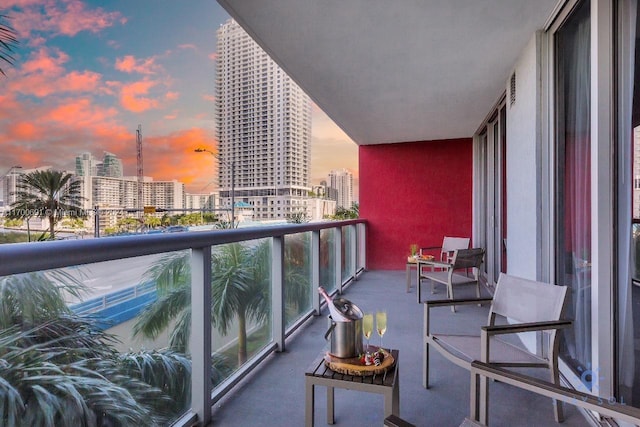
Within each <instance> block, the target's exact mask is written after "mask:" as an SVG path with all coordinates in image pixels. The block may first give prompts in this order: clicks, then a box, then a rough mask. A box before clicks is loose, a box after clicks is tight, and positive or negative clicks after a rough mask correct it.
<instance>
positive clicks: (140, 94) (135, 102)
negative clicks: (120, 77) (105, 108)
mask: <svg viewBox="0 0 640 427" xmlns="http://www.w3.org/2000/svg"><path fill="white" fill-rule="evenodd" d="M156 85H157V82H154V81H152V80H142V81H139V82H134V83H130V84H125V85H123V86H122V90H121V92H120V104H121V105H122V106H123V107H124V108H126V109H127V110H129V111H132V112H134V113H141V112H143V111H147V110H150V109H153V108H158V106H159V102H158V100H156V99H152V98H149V97H147V96H145V95H147V94H148V93H149V91H150V89H151V88H153V87H154V86H156Z"/></svg>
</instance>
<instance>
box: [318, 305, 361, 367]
mask: <svg viewBox="0 0 640 427" xmlns="http://www.w3.org/2000/svg"><path fill="white" fill-rule="evenodd" d="M334 302H335V303H336V307H340V311H341V313H342V314H343V316H344V317H345V318H346V321H336V320H334V319H333V318H332V317H331V316H328V317H327V319H328V322H329V329H328V330H327V332H326V333H325V334H324V338H325V339H326V340H330V350H329V353H331V355H332V356H335V357H339V358H345V359H346V358H350V357H357V356H358V355H360V354H362V353H363V352H364V351H363V345H362V317H363V316H362V310H360V309H359V308H358V307H357V306H355V305H354V304H352V303H351V302H350V301H348V300H346V299H344V298H338V299H337V300H334Z"/></svg>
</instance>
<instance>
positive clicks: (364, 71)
mask: <svg viewBox="0 0 640 427" xmlns="http://www.w3.org/2000/svg"><path fill="white" fill-rule="evenodd" d="M218 2H219V3H220V4H221V5H222V7H224V8H225V9H226V10H227V12H228V13H229V14H230V15H231V16H232V17H233V18H235V19H236V21H238V23H240V25H242V27H244V29H245V30H246V31H247V32H248V33H249V34H251V35H252V37H253V38H254V39H255V40H256V41H257V42H258V44H260V45H261V46H262V47H263V48H264V49H265V51H267V52H268V53H269V54H270V55H271V56H272V58H273V59H274V60H275V61H276V62H277V63H278V64H279V65H280V66H281V67H282V68H283V69H284V70H285V71H286V72H287V73H288V74H289V75H290V76H291V77H292V78H293V79H294V80H295V81H296V82H297V83H298V84H299V85H300V86H301V87H302V88H303V89H304V90H305V91H306V92H307V94H309V95H310V96H311V98H312V99H313V100H314V101H315V102H316V104H317V105H318V106H319V107H320V108H321V109H322V110H323V111H324V112H325V113H327V115H328V116H329V117H331V119H333V121H334V122H335V123H336V124H337V125H338V126H340V127H341V128H342V129H343V130H344V131H345V132H346V133H347V134H348V135H349V136H350V137H351V138H352V139H353V140H354V141H355V142H356V143H357V144H359V145H367V144H381V143H393V142H406V141H425V140H436V139H449V138H461V137H470V136H472V135H473V133H474V132H475V131H476V130H477V129H478V127H479V126H480V125H481V123H482V121H483V119H484V118H485V116H486V115H487V114H488V113H489V112H490V111H489V110H490V109H491V107H492V106H493V105H494V104H495V103H496V102H497V101H498V99H499V98H500V96H501V94H502V93H503V92H504V90H505V86H506V82H507V80H508V78H509V76H510V74H511V73H512V72H513V67H514V64H515V63H516V60H517V58H518V56H519V54H520V53H521V52H522V49H523V48H524V46H525V45H526V44H527V43H528V42H529V41H530V40H531V38H532V37H533V35H534V33H535V31H536V30H538V29H541V28H542V27H543V26H544V24H545V22H546V20H547V19H548V17H549V16H550V15H551V13H552V11H553V10H554V7H555V6H556V4H557V3H558V0H535V1H532V0H268V1H265V0H218Z"/></svg>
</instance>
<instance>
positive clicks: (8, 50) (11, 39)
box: [0, 15, 19, 75]
mask: <svg viewBox="0 0 640 427" xmlns="http://www.w3.org/2000/svg"><path fill="white" fill-rule="evenodd" d="M8 19H10V18H9V17H8V16H7V15H0V61H1V62H6V63H7V64H9V65H13V63H14V58H13V55H12V53H13V52H14V51H15V48H16V47H17V46H18V44H19V42H18V39H17V37H16V34H17V33H16V30H14V29H13V28H12V27H11V26H9V25H8V24H7V23H5V22H4V21H6V20H8ZM0 74H2V75H6V74H5V72H4V70H3V69H2V68H0Z"/></svg>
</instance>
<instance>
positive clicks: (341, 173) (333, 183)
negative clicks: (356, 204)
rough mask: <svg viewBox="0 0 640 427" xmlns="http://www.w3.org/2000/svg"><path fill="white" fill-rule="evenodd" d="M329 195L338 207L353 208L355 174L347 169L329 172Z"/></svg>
mask: <svg viewBox="0 0 640 427" xmlns="http://www.w3.org/2000/svg"><path fill="white" fill-rule="evenodd" d="M329 196H330V198H332V199H334V200H335V201H336V206H337V207H343V208H345V209H351V205H352V203H353V174H352V173H351V172H349V171H348V170H346V169H341V170H333V171H331V172H330V173H329Z"/></svg>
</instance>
